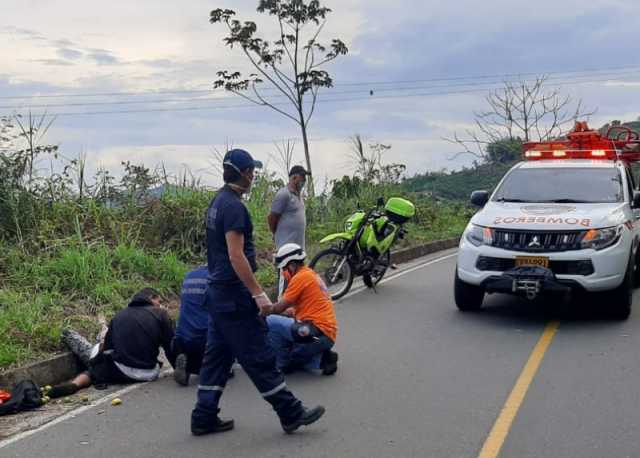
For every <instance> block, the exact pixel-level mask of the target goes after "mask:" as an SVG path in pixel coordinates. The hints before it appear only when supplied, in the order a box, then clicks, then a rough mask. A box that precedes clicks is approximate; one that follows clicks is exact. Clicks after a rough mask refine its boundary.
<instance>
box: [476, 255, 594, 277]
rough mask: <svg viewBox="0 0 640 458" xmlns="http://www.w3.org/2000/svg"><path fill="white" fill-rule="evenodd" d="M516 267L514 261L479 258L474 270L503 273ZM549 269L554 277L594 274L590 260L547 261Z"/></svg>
mask: <svg viewBox="0 0 640 458" xmlns="http://www.w3.org/2000/svg"><path fill="white" fill-rule="evenodd" d="M515 266H516V260H515V259H507V258H493V257H490V256H480V257H479V258H478V261H477V262H476V268H477V269H478V270H482V271H491V272H505V271H507V270H509V269H513V268H514V267H515ZM549 268H550V269H551V271H552V272H553V273H554V274H556V275H584V276H587V275H591V274H593V273H594V272H595V270H594V268H593V263H592V262H591V260H589V259H586V260H580V261H549Z"/></svg>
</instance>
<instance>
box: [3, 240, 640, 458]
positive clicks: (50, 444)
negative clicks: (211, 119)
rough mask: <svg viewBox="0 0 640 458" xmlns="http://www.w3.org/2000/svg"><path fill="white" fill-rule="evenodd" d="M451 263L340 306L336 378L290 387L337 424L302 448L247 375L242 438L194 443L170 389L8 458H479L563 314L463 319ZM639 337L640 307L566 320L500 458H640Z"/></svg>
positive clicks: (18, 447)
mask: <svg viewBox="0 0 640 458" xmlns="http://www.w3.org/2000/svg"><path fill="white" fill-rule="evenodd" d="M449 253H451V252H449ZM445 254H447V253H445ZM442 256H443V254H442V253H440V254H438V255H435V256H434V258H438V257H442ZM454 263H455V258H451V257H450V258H447V259H445V260H442V261H439V262H435V263H431V264H429V265H427V266H425V267H422V268H419V269H417V270H414V271H410V272H408V273H405V274H404V275H402V276H400V277H398V278H396V279H394V280H391V281H389V282H387V283H385V284H384V285H382V286H380V287H379V290H378V293H377V294H375V293H373V292H370V291H365V292H362V293H360V294H356V295H354V296H352V297H350V298H348V299H346V300H344V301H342V302H341V303H340V304H339V305H338V318H339V320H340V323H341V331H340V336H339V343H338V345H337V349H338V351H339V353H340V356H341V360H340V361H341V366H340V369H339V372H338V374H337V375H336V376H334V377H319V376H311V375H304V374H302V375H293V376H291V377H289V378H288V383H289V385H290V386H291V388H292V389H293V391H294V392H295V393H296V394H298V395H299V396H300V397H301V398H302V399H304V400H305V401H306V402H307V403H308V404H314V403H322V404H324V405H325V406H326V407H327V414H326V416H325V417H324V418H323V419H322V420H321V421H320V422H319V423H317V424H316V425H314V426H312V427H310V428H308V429H306V430H304V431H301V432H299V433H297V434H295V435H293V436H286V435H284V434H283V433H282V432H281V430H280V428H279V425H278V423H277V421H276V417H275V415H274V414H273V413H272V412H271V411H270V409H269V407H268V405H267V404H265V403H264V402H263V401H262V400H261V399H260V398H259V396H258V394H257V392H256V391H255V390H254V388H253V387H252V386H251V385H250V383H249V382H248V380H247V378H246V376H245V374H244V373H242V372H241V371H239V374H238V376H237V377H236V379H234V380H233V381H232V382H231V384H230V387H229V388H228V389H227V391H226V393H225V397H224V401H223V413H224V414H226V415H229V416H233V417H234V418H235V420H236V429H235V430H234V431H233V432H229V433H225V434H222V435H215V436H209V437H201V438H193V437H191V436H190V434H189V429H188V420H189V413H190V410H191V408H192V406H193V402H194V399H195V388H178V387H176V386H175V385H174V383H173V381H172V380H171V379H164V380H161V381H159V382H156V383H153V384H147V385H144V386H141V387H140V388H138V389H135V390H133V391H131V392H129V393H127V394H125V395H123V396H122V398H123V401H124V404H123V405H122V406H120V407H111V406H108V405H102V406H98V407H96V408H93V409H88V410H86V411H84V412H82V413H80V414H78V415H77V416H76V417H75V418H68V419H66V420H65V421H62V422H60V423H58V424H56V425H54V426H51V427H50V428H46V429H44V430H42V431H39V432H37V433H36V434H34V435H31V436H29V437H26V438H24V439H21V440H19V441H17V442H14V443H12V444H10V445H8V446H6V447H4V448H2V449H0V456H2V457H3V458H4V457H29V458H34V457H48V458H58V457H60V458H62V457H109V458H111V457H114V456H132V457H133V456H135V457H154V458H157V457H200V456H201V457H209V456H218V457H234V458H235V457H256V456H260V457H278V458H279V457H289V456H296V457H314V458H317V457H332V458H335V457H425V456H426V457H475V456H477V455H478V453H479V451H480V449H481V447H482V445H483V443H484V442H485V440H486V439H487V436H488V434H489V432H490V430H491V428H492V426H493V424H494V422H495V421H496V418H497V417H498V415H499V413H500V411H501V409H502V407H503V404H504V403H505V400H506V399H507V397H508V396H509V393H510V392H511V390H512V388H513V386H514V383H515V381H516V379H518V376H519V374H520V373H521V371H522V368H523V366H524V365H525V362H526V361H527V359H528V358H529V355H530V353H531V351H532V349H533V348H534V346H535V345H536V343H537V342H538V339H539V338H540V336H541V333H542V331H543V329H544V327H545V325H546V323H547V322H548V321H549V320H550V319H552V318H554V315H555V314H554V312H553V311H550V310H552V309H553V306H549V305H548V304H527V303H524V302H523V301H519V300H514V299H512V298H509V297H504V296H503V297H500V296H492V297H490V298H489V299H488V301H487V307H486V309H484V310H483V312H482V313H478V314H463V313H460V312H458V311H457V310H456V308H455V305H454V303H453V298H452V273H453V269H454ZM604 300H606V298H603V301H604ZM639 331H640V309H638V310H636V312H635V313H634V314H633V315H632V317H631V318H630V319H629V321H627V322H624V323H620V322H615V321H608V320H606V319H602V318H597V317H593V316H590V315H589V314H585V313H579V314H577V315H576V316H573V317H571V316H570V317H569V318H566V317H565V318H563V319H562V321H561V324H560V328H559V331H558V333H557V335H556V336H555V339H554V340H553V342H552V344H551V346H550V348H549V350H548V351H547V353H546V356H545V359H544V360H543V362H542V365H541V366H540V369H539V371H538V373H537V375H536V377H535V379H534V381H533V384H532V385H531V388H530V390H529V393H528V395H527V397H526V398H525V401H524V404H523V405H522V408H521V409H520V411H519V412H518V415H517V417H516V420H515V422H514V423H513V427H512V429H511V431H510V433H509V435H508V437H507V440H506V442H505V444H504V447H503V448H502V454H501V456H503V457H519V458H520V457H581V458H586V457H605V456H606V457H627V456H638V455H639V454H640V452H639V449H640V447H639V446H638V433H637V431H638V427H639V426H640V389H639V388H638V387H639V386H640V377H639V376H640V364H638V363H639V362H640V361H639V358H640V356H639V355H640V352H639V351H638V350H637V349H638V348H640V332H639Z"/></svg>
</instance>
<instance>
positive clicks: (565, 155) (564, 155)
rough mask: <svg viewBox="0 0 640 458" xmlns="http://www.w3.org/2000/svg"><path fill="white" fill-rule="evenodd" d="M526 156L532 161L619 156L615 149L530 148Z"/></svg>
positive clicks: (612, 157)
mask: <svg viewBox="0 0 640 458" xmlns="http://www.w3.org/2000/svg"><path fill="white" fill-rule="evenodd" d="M524 157H525V158H526V159H528V160H530V161H535V160H536V159H537V160H542V159H545V160H546V159H616V158H617V157H618V155H617V152H616V151H615V150H603V149H594V150H564V149H559V150H548V151H543V150H529V151H525V153H524Z"/></svg>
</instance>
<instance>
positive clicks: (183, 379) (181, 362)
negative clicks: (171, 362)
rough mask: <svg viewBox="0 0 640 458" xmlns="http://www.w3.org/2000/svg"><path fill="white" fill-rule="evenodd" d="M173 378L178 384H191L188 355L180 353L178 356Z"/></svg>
mask: <svg viewBox="0 0 640 458" xmlns="http://www.w3.org/2000/svg"><path fill="white" fill-rule="evenodd" d="M173 379H174V380H175V381H176V383H177V384H178V385H182V386H189V372H187V355H185V354H184V353H180V354H179V355H178V356H176V367H175V369H174V370H173Z"/></svg>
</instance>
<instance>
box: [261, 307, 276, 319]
mask: <svg viewBox="0 0 640 458" xmlns="http://www.w3.org/2000/svg"><path fill="white" fill-rule="evenodd" d="M259 309H260V316H261V317H263V318H264V317H266V316H269V315H273V305H263V306H259Z"/></svg>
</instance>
